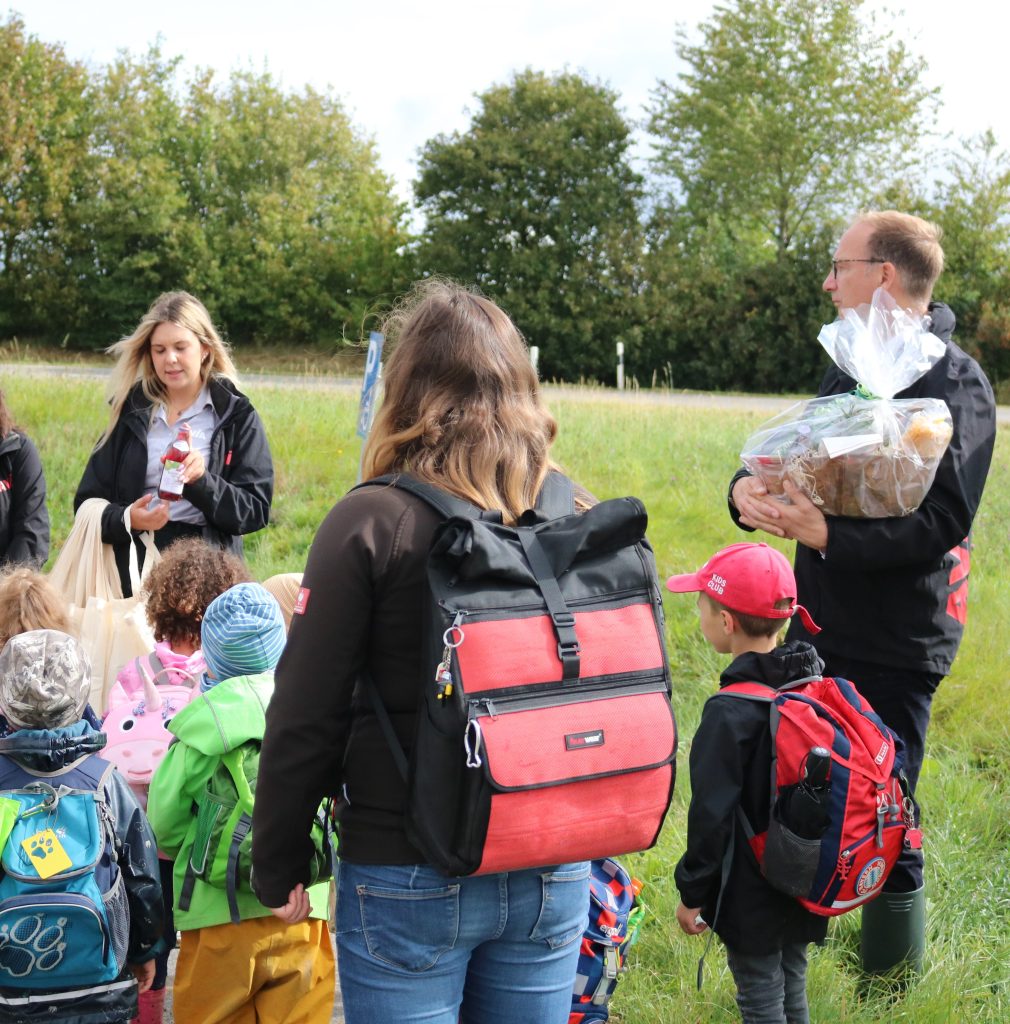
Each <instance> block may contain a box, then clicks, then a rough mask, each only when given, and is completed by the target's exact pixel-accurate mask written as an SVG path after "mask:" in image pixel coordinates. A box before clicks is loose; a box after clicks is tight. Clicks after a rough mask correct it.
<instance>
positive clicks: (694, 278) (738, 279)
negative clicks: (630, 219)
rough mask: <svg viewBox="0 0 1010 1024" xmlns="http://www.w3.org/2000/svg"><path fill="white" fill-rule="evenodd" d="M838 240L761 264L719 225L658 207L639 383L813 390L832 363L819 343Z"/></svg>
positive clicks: (797, 246)
mask: <svg viewBox="0 0 1010 1024" xmlns="http://www.w3.org/2000/svg"><path fill="white" fill-rule="evenodd" d="M830 244H831V242H830V233H829V232H828V231H822V232H820V233H817V234H813V235H811V236H809V237H805V238H804V239H803V240H802V241H800V242H797V243H794V245H793V247H792V248H791V249H790V250H789V251H788V252H786V253H783V254H781V255H779V256H776V257H774V258H772V259H759V260H755V259H753V258H752V257H751V255H750V254H749V253H747V252H741V251H740V249H739V248H738V246H737V245H735V244H734V242H733V240H732V239H731V238H730V236H729V233H728V232H727V231H725V230H724V229H723V225H722V224H721V223H720V222H719V221H718V219H717V218H713V219H712V220H711V221H710V222H709V223H708V224H706V225H698V224H696V223H695V222H694V221H693V219H692V218H691V217H690V216H689V215H688V213H687V212H686V211H684V210H683V209H681V210H679V211H677V210H674V211H671V210H669V209H660V210H657V211H656V213H655V214H654V216H653V218H652V220H651V222H650V225H649V246H648V252H647V255H646V258H645V277H646V281H647V285H646V288H645V292H644V295H643V304H644V307H645V323H644V327H643V335H644V342H643V352H642V363H643V364H644V365H645V367H651V368H652V370H651V371H648V372H646V371H645V370H644V369H643V371H642V372H641V374H640V376H642V377H644V378H646V379H649V378H650V376H651V375H652V373H654V374H655V378H656V380H657V383H663V384H665V385H667V386H669V387H675V388H695V389H702V390H735V391H768V392H775V391H798V392H804V391H811V390H813V389H814V388H815V387H816V386H817V383H818V382H819V380H820V378H821V376H822V375H823V373H824V370H825V367H826V366H827V356H826V355H825V353H824V350H823V349H822V348H821V346H820V345H819V344H818V343H817V340H816V339H817V333H818V330H819V329H820V326H821V325H822V324H823V323H824V321H825V320H826V319H828V318H829V317H830V310H831V305H830V303H829V302H828V301H827V300H826V298H825V296H824V293H823V292H822V291H821V282H822V281H823V279H824V265H825V254H826V253H828V252H829V251H830Z"/></svg>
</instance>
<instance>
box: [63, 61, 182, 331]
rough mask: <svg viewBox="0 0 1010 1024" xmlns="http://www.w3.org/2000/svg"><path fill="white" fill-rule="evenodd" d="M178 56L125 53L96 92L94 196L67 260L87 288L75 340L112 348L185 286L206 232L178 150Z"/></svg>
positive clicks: (80, 214)
mask: <svg viewBox="0 0 1010 1024" xmlns="http://www.w3.org/2000/svg"><path fill="white" fill-rule="evenodd" d="M180 63H181V61H180V58H173V59H166V58H164V57H163V56H162V54H161V52H160V50H159V49H158V47H157V46H155V47H152V48H151V49H150V50H149V51H148V53H147V54H146V55H145V56H144V57H143V58H141V59H139V60H135V59H133V58H131V57H130V56H129V55H128V54H125V53H124V54H121V55H120V56H119V58H118V59H117V60H116V61H114V62H113V63H112V64H111V65H109V66H108V67H107V68H105V69H103V71H102V73H101V75H100V76H99V77H98V78H97V79H96V81H95V82H94V85H93V89H92V104H93V112H94V126H93V130H92V135H91V140H90V147H91V153H92V159H93V163H94V177H93V182H94V186H95V187H94V190H93V192H92V193H91V194H90V195H89V196H88V197H86V198H85V199H84V200H83V201H81V202H79V203H78V205H77V218H76V220H77V237H76V238H75V242H74V244H73V246H72V247H71V248H70V250H69V252H68V258H69V259H72V261H73V265H74V269H75V271H76V272H77V274H78V276H79V278H80V279H81V280H82V281H86V282H87V287H86V288H84V289H82V296H81V301H80V304H79V306H78V308H77V310H76V311H75V317H74V320H73V323H72V325H70V327H69V328H68V329H71V330H72V331H73V334H72V337H73V338H74V339H75V340H76V341H79V342H83V343H85V344H97V345H103V346H104V345H108V344H110V343H111V342H113V341H115V340H116V338H118V337H121V336H122V335H123V334H124V333H128V332H129V331H131V330H132V329H133V327H134V326H135V325H136V323H137V321H138V320H139V318H140V316H141V315H142V314H143V313H144V311H145V310H146V309H147V308H148V306H149V305H150V304H151V301H152V300H153V299H154V298H155V296H157V295H158V294H160V293H161V292H163V291H168V290H171V289H175V288H181V287H188V286H189V285H190V284H191V283H192V282H191V270H190V268H191V267H192V266H193V265H194V263H196V262H197V261H196V260H195V259H194V257H195V255H196V253H197V252H198V251H199V249H200V234H201V232H202V225H201V224H200V223H199V220H198V219H197V218H192V217H191V216H190V215H189V210H188V203H187V197H186V194H185V191H184V189H183V184H182V181H181V179H180V176H179V173H178V168H177V167H176V165H175V161H174V160H173V150H174V148H175V146H177V144H178V139H179V136H180V134H181V132H182V130H183V117H182V106H181V101H180V98H179V96H178V91H177V87H176V85H175V79H176V75H177V73H178V70H179V65H180Z"/></svg>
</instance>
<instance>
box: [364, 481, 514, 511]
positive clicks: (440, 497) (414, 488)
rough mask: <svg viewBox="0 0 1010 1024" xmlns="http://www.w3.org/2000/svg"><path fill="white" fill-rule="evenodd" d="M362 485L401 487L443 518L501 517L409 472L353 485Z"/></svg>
mask: <svg viewBox="0 0 1010 1024" xmlns="http://www.w3.org/2000/svg"><path fill="white" fill-rule="evenodd" d="M362 487H399V488H400V490H401V491H406V492H407V493H408V494H413V495H414V497H415V498H420V499H421V501H423V502H426V503H427V504H428V505H430V506H431V507H432V508H433V509H434V510H435V511H436V512H437V513H438V514H439V515H440V516H441V517H442V518H443V519H453V518H460V519H491V518H495V519H499V521H500V513H497V512H495V513H488V512H486V511H485V510H484V509H480V508H478V507H477V506H476V505H472V504H471V503H470V502H469V501H464V500H463V499H462V498H457V497H456V495H455V494H449V492H448V491H443V490H442V488H441V487H436V486H435V485H434V484H429V483H426V482H425V481H424V480H418V479H417V478H416V477H413V476H411V475H410V474H409V473H387V474H386V475H385V476H377V477H375V478H374V479H372V480H366V481H365V482H364V483H361V484H358V485H357V486H356V487H352V488H351V490H354V491H357V490H360V489H361V488H362Z"/></svg>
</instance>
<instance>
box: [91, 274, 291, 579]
mask: <svg viewBox="0 0 1010 1024" xmlns="http://www.w3.org/2000/svg"><path fill="white" fill-rule="evenodd" d="M109 352H110V353H111V354H112V355H115V356H116V365H115V367H114V368H113V371H112V378H111V382H110V398H109V404H110V407H111V409H110V415H109V423H108V426H107V427H106V428H105V432H104V433H103V434H102V436H101V438H99V441H98V444H97V445H96V447H95V450H94V451H93V452H92V454H91V458H90V459H89V460H88V464H87V466H86V467H85V469H84V475H83V476H82V477H81V482H80V485H79V486H78V488H77V494H76V496H75V497H74V508H75V509H77V508H78V507H80V505H81V503H82V502H84V501H85V500H86V499H87V498H105V499H106V500H107V501H108V502H109V504H108V506H107V507H106V509H105V511H104V513H103V514H102V539H103V540H104V541H105V543H107V544H112V545H113V547H114V549H115V552H116V564H117V566H118V567H119V577H120V581H121V582H122V585H123V593H124V594H126V595H128V594H129V593H130V591H131V586H130V578H129V550H130V549H129V543H130V539H131V533H132V534H133V535H134V538H136V534H137V533H138V532H139V531H143V530H153V531H154V537H155V543H156V544H157V546H158V548H159V550H160V549H162V548H166V547H168V545H169V544H170V543H171V542H172V541H173V540H175V539H176V538H178V537H186V536H199V537H202V538H203V539H204V540H205V541H207V542H208V543H209V544H214V545H215V546H217V547H221V548H225V549H226V550H229V551H231V552H233V553H235V554H239V555H240V554H241V553H242V535H243V534H246V533H252V532H254V531H255V530H261V529H262V528H263V527H264V526H266V525H267V522H268V521H269V518H270V503H271V500H272V498H273V483H274V470H273V461H272V459H271V457H270V448H269V445H268V444H267V439H266V431H265V430H264V429H263V423H262V421H261V420H260V417H259V414H258V413H257V412H256V410H255V409H254V408H253V405H252V403H251V402H250V401H249V399H248V398H246V396H245V395H243V394H242V392H241V391H239V389H238V384H237V375H236V371H235V365H234V363H233V362H232V360H231V355H230V354H229V351H228V348H227V346H226V345H225V343H224V342H223V341H222V340H221V337H220V335H219V334H218V332H217V331H216V330H215V328H214V325H213V323H212V322H211V318H210V314H209V313H208V312H207V310H206V308H205V307H204V305H203V303H202V302H200V301H199V300H198V299H196V298H194V296H192V295H190V294H189V293H188V292H166V293H165V294H164V295H161V296H159V297H158V298H157V299H156V300H155V301H154V303H153V304H152V306H151V308H150V309H149V310H148V311H147V313H146V314H145V315H144V316H143V318H142V319H141V321H140V323H139V325H138V326H137V329H136V330H135V331H134V332H133V333H132V334H131V335H130V336H129V337H126V338H123V339H122V340H121V341H118V342H116V344H114V345H113V346H112V347H111V348H110V349H109ZM182 423H188V424H189V425H190V427H191V432H192V450H191V451H190V453H189V455H188V457H187V458H186V460H185V462H184V463H183V464H182V470H181V477H180V478H181V482H182V483H183V485H184V486H183V491H182V496H181V498H180V500H178V501H174V502H171V503H167V502H163V501H159V500H158V499H157V498H156V491H157V489H158V483H159V480H160V478H161V470H162V456H163V455H164V453H165V451H166V449H167V448H168V446H169V444H170V443H171V441H172V440H173V438H174V437H175V435H176V433H177V432H178V430H179V427H180V425H181V424H182ZM127 509H128V510H129V520H130V527H129V532H128V531H127V527H126V525H125V518H124V516H125V513H126V511H127ZM135 542H136V545H137V552H138V556H139V558H140V559H141V560H142V559H143V556H144V547H143V545H142V544H141V543H140V542H139V540H136V541H135Z"/></svg>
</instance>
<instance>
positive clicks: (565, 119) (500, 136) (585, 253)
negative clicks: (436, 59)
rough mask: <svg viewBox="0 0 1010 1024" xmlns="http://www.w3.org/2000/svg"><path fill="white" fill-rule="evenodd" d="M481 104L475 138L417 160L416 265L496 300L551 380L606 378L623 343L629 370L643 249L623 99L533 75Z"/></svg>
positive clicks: (435, 143) (433, 145)
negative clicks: (419, 231) (420, 220)
mask: <svg viewBox="0 0 1010 1024" xmlns="http://www.w3.org/2000/svg"><path fill="white" fill-rule="evenodd" d="M477 100H478V108H477V110H476V111H475V113H474V114H473V116H472V119H471V123H470V127H469V129H468V130H467V131H465V132H463V133H459V132H455V133H453V134H452V135H449V136H446V135H440V136H437V137H436V138H434V139H431V140H429V141H428V142H427V143H426V144H425V146H424V148H423V150H422V153H421V160H420V167H419V176H418V180H417V182H416V183H415V186H414V191H415V195H416V197H417V201H418V203H419V205H420V208H421V210H422V211H423V213H424V215H425V217H426V220H427V229H426V232H425V234H424V236H423V239H422V243H421V246H420V250H419V252H418V257H417V259H418V265H419V266H420V267H421V268H422V269H423V270H425V271H427V272H434V273H441V274H447V275H450V276H452V277H454V278H457V279H458V280H460V281H463V282H465V283H473V284H477V285H478V286H479V287H480V288H481V289H482V290H483V291H484V292H485V293H486V294H488V295H489V296H491V297H492V298H494V299H495V300H497V301H499V302H500V303H501V304H502V305H503V307H504V308H505V309H507V310H508V312H509V313H510V314H511V315H512V317H513V318H514V319H515V321H516V323H517V325H518V326H519V328H520V329H521V330H522V331H523V333H524V334H525V336H526V338H527V339H528V340H529V342H530V344H531V345H536V346H538V347H539V348H540V367H541V370H542V372H543V374H544V375H545V376H548V377H558V378H563V379H568V380H571V379H576V378H578V377H580V376H595V377H598V378H606V379H610V377H611V374H612V373H613V367H614V362H615V357H614V345H615V342H616V341H617V340H623V341H626V342H627V344H628V347H629V360H630V361H632V362H633V360H634V346H635V340H636V337H637V330H636V320H637V318H638V311H637V302H638V300H637V291H638V278H639V274H640V268H639V257H640V248H641V230H640V227H639V221H638V209H637V204H638V200H639V198H640V192H641V179H640V177H639V175H638V174H636V173H635V171H634V170H633V169H632V167H631V165H630V162H629V158H628V147H629V143H630V139H629V135H630V129H629V126H628V124H627V122H626V121H625V120H624V118H623V117H622V115H621V113H620V111H619V110H618V108H617V95H616V94H615V93H614V92H612V91H611V90H610V89H608V88H607V87H605V86H603V85H600V84H597V83H593V82H589V81H587V80H585V79H584V78H582V77H581V76H579V75H576V74H572V73H564V74H559V75H555V76H550V75H546V74H543V73H541V72H537V71H532V70H529V69H528V70H526V71H523V72H519V73H517V74H516V75H515V76H514V77H513V79H512V81H510V82H508V83H507V84H504V85H495V86H492V87H491V88H490V89H488V90H487V91H486V92H484V93H482V94H480V95H479V96H478V97H477Z"/></svg>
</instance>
